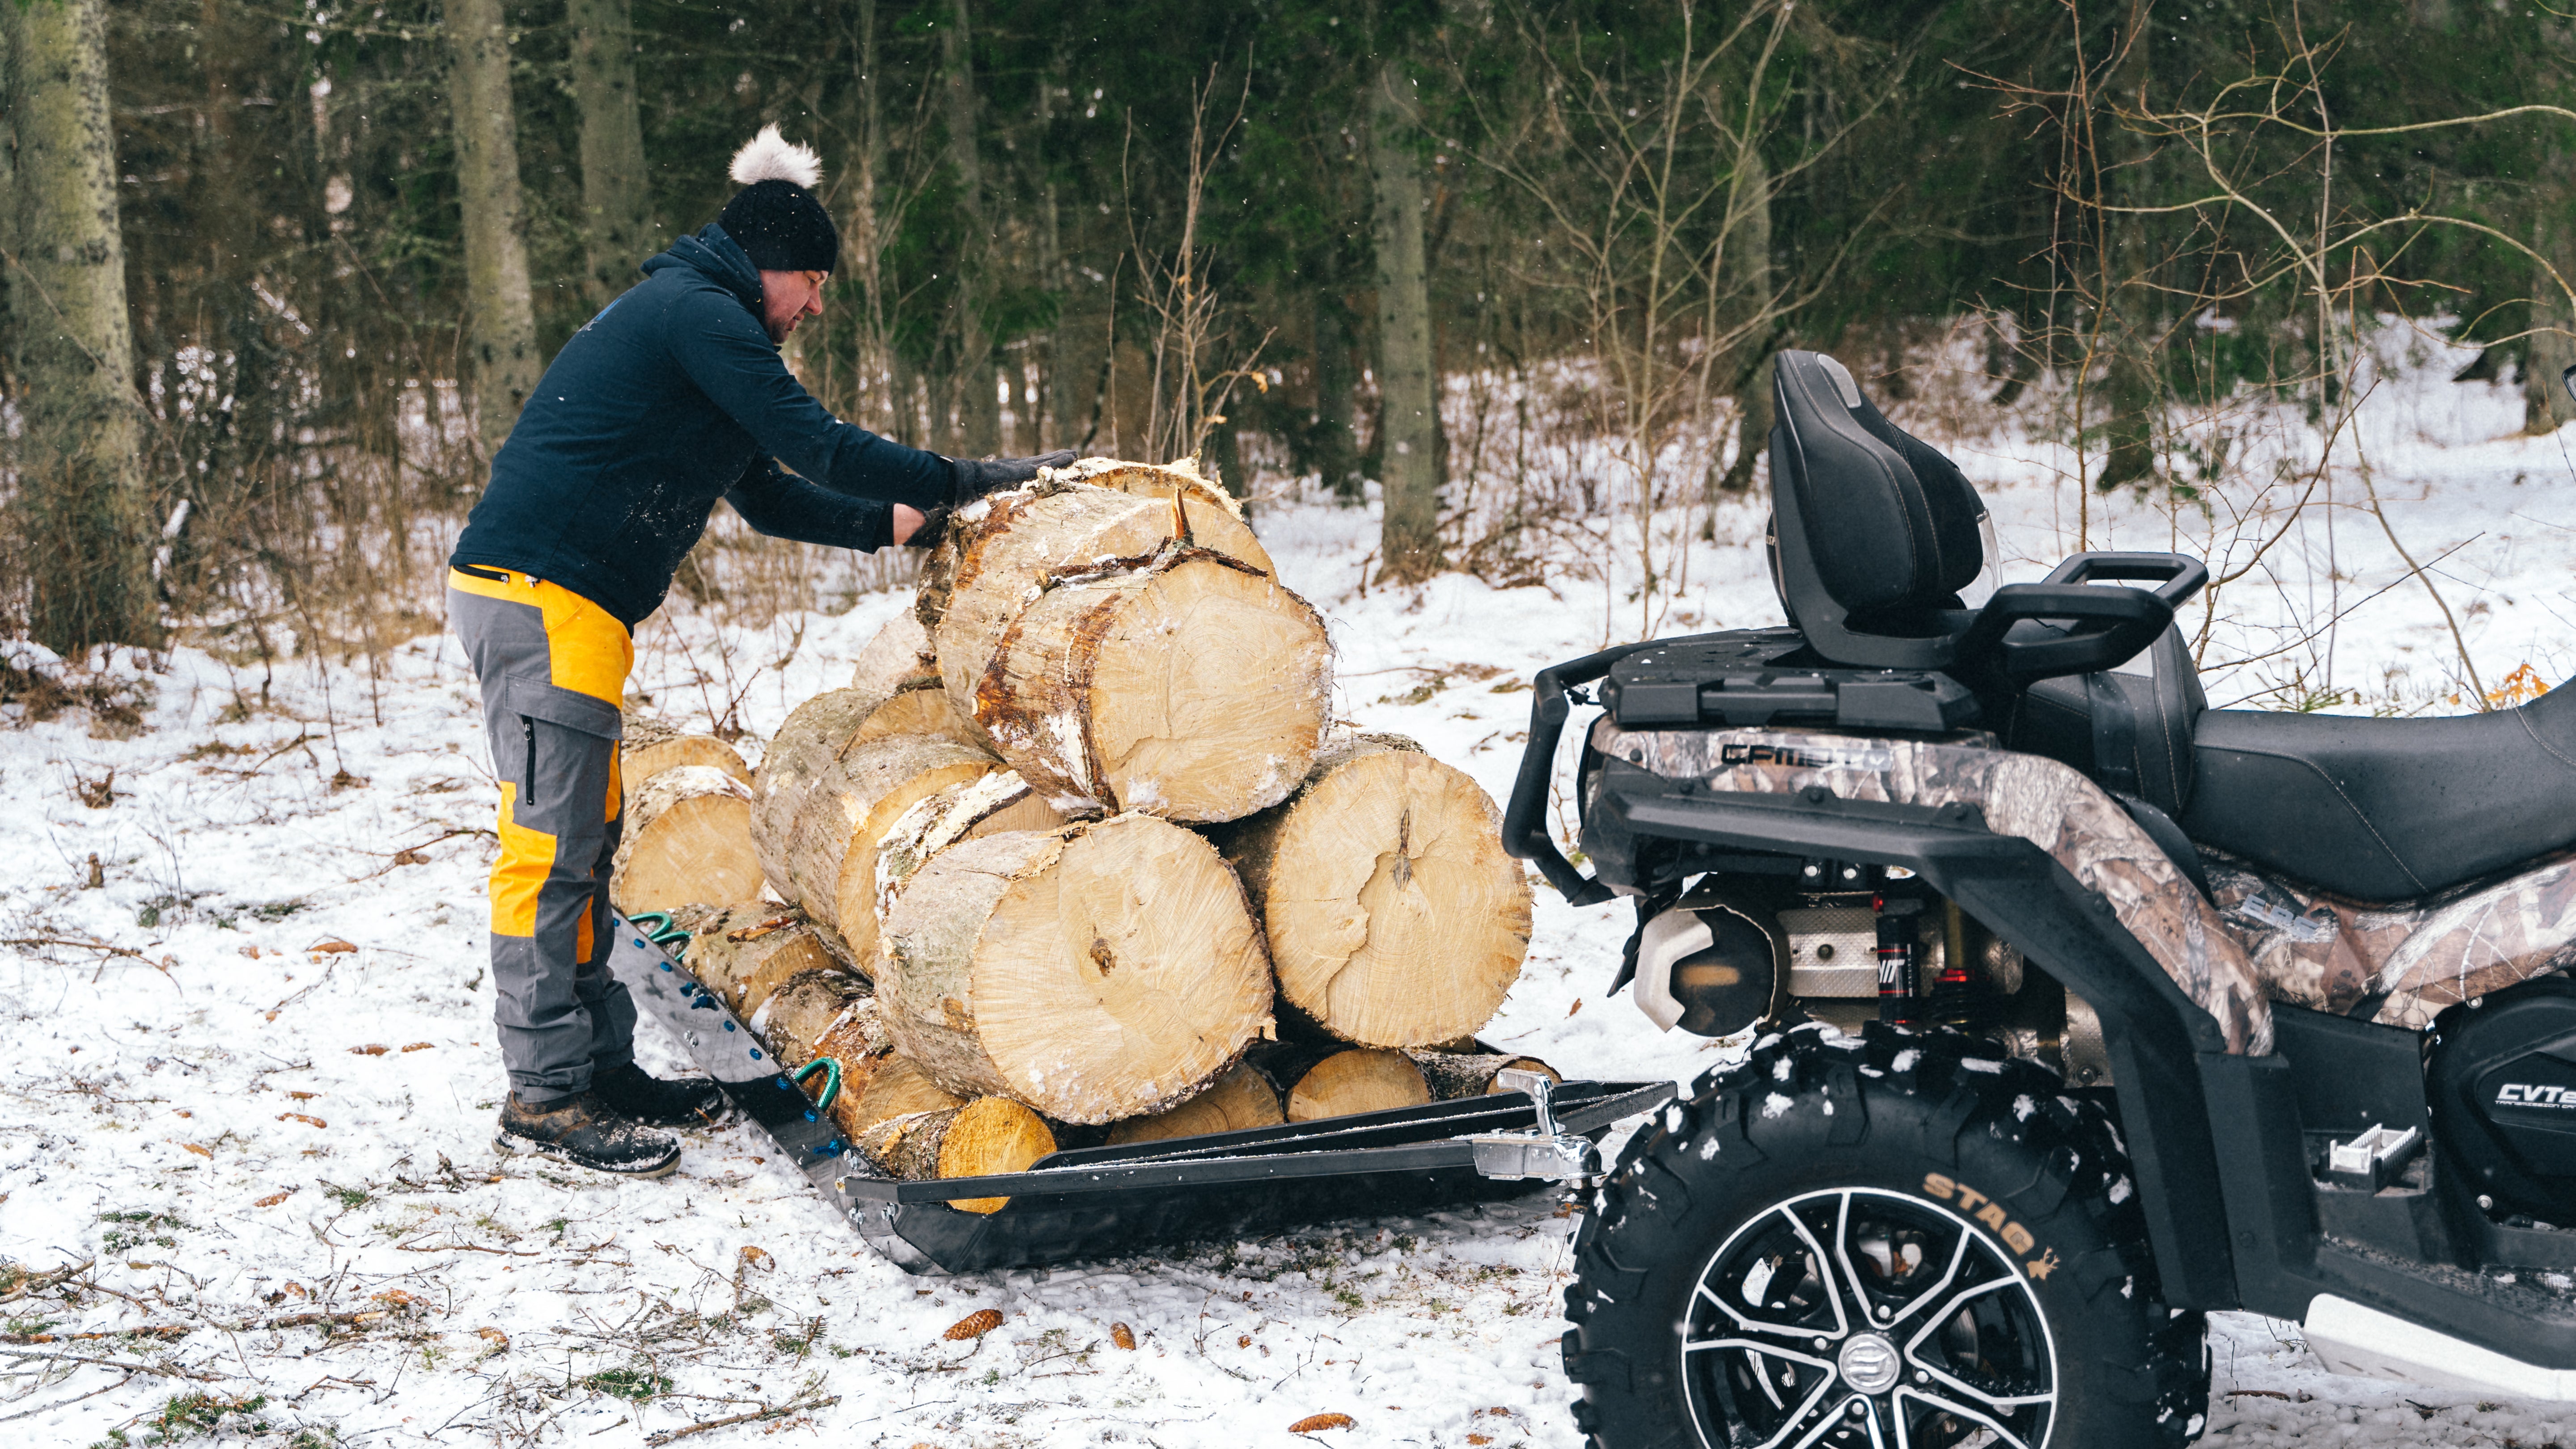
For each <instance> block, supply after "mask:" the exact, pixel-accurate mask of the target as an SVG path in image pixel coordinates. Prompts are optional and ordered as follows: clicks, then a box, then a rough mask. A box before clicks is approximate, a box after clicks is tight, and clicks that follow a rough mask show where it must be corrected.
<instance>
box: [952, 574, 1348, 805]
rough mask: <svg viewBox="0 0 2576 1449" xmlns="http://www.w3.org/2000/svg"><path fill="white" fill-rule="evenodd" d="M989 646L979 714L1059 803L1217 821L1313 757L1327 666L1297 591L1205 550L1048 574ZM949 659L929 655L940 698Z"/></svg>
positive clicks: (1282, 789)
mask: <svg viewBox="0 0 2576 1449" xmlns="http://www.w3.org/2000/svg"><path fill="white" fill-rule="evenodd" d="M942 648H943V650H944V649H945V648H946V646H945V645H943V646H942ZM962 652H965V651H962V650H961V653H962ZM990 652H991V657H992V662H991V664H990V665H989V666H988V667H986V668H985V669H984V670H983V671H982V673H981V675H980V677H978V678H976V679H975V680H973V681H972V683H971V690H972V693H971V696H969V697H971V699H972V701H973V711H974V716H975V720H976V722H977V723H978V724H980V725H982V726H983V727H984V731H985V733H986V734H987V735H988V736H990V737H991V739H992V741H993V746H994V748H995V749H997V750H999V751H1000V752H1001V755H1002V758H1003V759H1005V760H1008V761H1010V763H1011V766H1012V768H1014V769H1016V770H1018V771H1019V772H1020V774H1021V776H1022V777H1023V778H1025V779H1026V780H1027V781H1028V782H1029V784H1030V785H1031V786H1033V787H1035V788H1036V789H1037V791H1038V792H1039V793H1040V794H1041V795H1044V796H1045V797H1046V799H1047V802H1048V803H1049V804H1051V805H1053V806H1054V807H1055V808H1056V810H1057V811H1058V812H1060V813H1062V814H1064V815H1067V816H1087V815H1101V814H1110V813H1115V812H1118V811H1124V810H1144V811H1149V812H1151V813H1153V814H1156V815H1161V816H1164V817H1166V818H1169V819H1173V820H1194V821H1221V820H1234V819H1238V818H1240V817H1242V816H1245V815H1249V814H1251V813H1253V812H1254V811H1256V810H1260V809H1263V808H1265V807H1267V806H1270V805H1275V804H1277V803H1278V802H1279V801H1281V800H1283V799H1285V798H1287V795H1288V793H1289V791H1291V790H1292V789H1294V788H1296V785H1297V783H1298V781H1300V780H1301V779H1303V778H1304V777H1305V774H1306V771H1307V769H1308V767H1309V766H1310V765H1311V764H1312V763H1313V762H1314V754H1315V747H1316V744H1317V741H1318V739H1319V738H1320V737H1321V735H1322V732H1323V726H1324V721H1325V718H1326V712H1327V705H1328V695H1329V692H1330V684H1331V673H1332V650H1331V644H1330V643H1329V641H1328V640H1327V639H1326V638H1325V634H1324V622H1323V620H1322V618H1321V617H1319V616H1318V615H1317V614H1316V613H1315V611H1314V610H1313V609H1312V608H1311V607H1309V606H1308V605H1307V603H1306V601H1305V600H1303V599H1301V598H1299V597H1297V595H1296V594H1294V593H1292V592H1290V591H1289V590H1288V589H1286V588H1284V587H1282V586H1281V585H1280V584H1279V583H1278V582H1277V581H1276V580H1274V579H1271V578H1269V577H1268V576H1266V575H1263V574H1259V573H1256V572H1253V571H1252V570H1251V568H1250V567H1249V566H1248V565H1245V564H1242V563H1238V562H1236V561H1234V560H1231V559H1227V558H1224V557H1222V556H1220V555H1217V554H1213V553H1210V552H1207V551H1206V550H1203V549H1166V550H1165V551H1164V552H1162V553H1159V554H1157V555H1155V556H1154V557H1153V558H1152V559H1151V560H1150V561H1147V562H1145V563H1143V564H1142V565H1141V566H1138V567H1134V568H1128V569H1120V570H1118V571H1115V572H1110V573H1104V574H1099V575H1092V576H1087V577H1073V578H1067V579H1063V580H1060V581H1059V582H1057V583H1056V585H1055V586H1054V587H1053V588H1051V589H1048V590H1046V591H1045V592H1044V593H1042V594H1040V595H1039V597H1038V598H1037V599H1036V600H1035V601H1033V602H1031V603H1030V604H1029V605H1028V606H1027V607H1026V608H1024V609H1022V610H1021V611H1020V614H1019V616H1018V618H1017V619H1015V620H1013V621H1012V622H1011V623H1010V625H1009V626H1008V628H1007V630H1006V631H1005V633H1004V634H1003V635H1002V637H1001V639H1000V640H999V641H998V645H997V647H995V648H994V649H993V650H992V651H990ZM960 669H961V666H960V663H959V659H958V657H957V656H954V655H944V656H943V658H942V659H941V670H942V677H943V678H945V679H946V680H947V681H948V683H949V688H950V693H951V696H952V697H957V696H958V695H959V694H960V692H961V686H965V685H966V683H967V681H966V680H965V678H964V675H963V674H962V672H952V671H959V670H960Z"/></svg>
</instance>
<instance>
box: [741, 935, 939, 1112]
mask: <svg viewBox="0 0 2576 1449" xmlns="http://www.w3.org/2000/svg"><path fill="white" fill-rule="evenodd" d="M690 949H691V950H692V951H693V952H694V951H695V950H696V947H695V945H694V944H693V945H692V946H691V948H690ZM698 979H699V980H700V981H701V982H705V983H706V984H707V986H708V989H709V990H717V991H719V994H721V991H720V988H718V987H717V986H716V984H715V983H714V982H711V981H708V978H707V977H705V976H703V975H701V976H700V977H699V978H698ZM745 1023H746V1024H747V1025H749V1026H750V1027H751V1029H752V1032H753V1034H754V1035H756V1036H758V1037H759V1038H760V1040H761V1043H762V1045H764V1046H766V1047H767V1048H768V1049H769V1052H770V1054H771V1055H772V1056H773V1057H775V1058H776V1059H777V1062H778V1066H779V1069H780V1070H781V1071H786V1072H792V1071H794V1070H796V1069H797V1068H798V1067H801V1066H804V1065H805V1064H806V1063H808V1062H811V1061H813V1060H814V1059H815V1058H816V1057H830V1058H832V1059H833V1060H835V1061H837V1062H839V1063H840V1064H841V1091H840V1095H839V1096H837V1097H834V1098H833V1099H832V1100H831V1104H830V1106H829V1107H828V1108H826V1110H827V1111H828V1112H830V1114H831V1117H832V1121H833V1123H834V1124H835V1125H836V1126H838V1127H839V1128H840V1129H841V1136H842V1139H843V1140H844V1141H851V1142H855V1141H857V1140H858V1138H859V1134H861V1133H863V1132H865V1131H867V1130H868V1129H869V1128H871V1127H874V1126H875V1125H876V1124H878V1123H879V1122H883V1121H885V1120H886V1119H888V1118H891V1117H900V1116H903V1115H905V1114H906V1113H910V1112H936V1111H940V1110H942V1109H945V1108H949V1107H962V1106H964V1105H965V1104H966V1103H965V1099H964V1098H962V1097H954V1096H951V1095H949V1094H948V1093H946V1092H943V1091H941V1090H940V1089H939V1086H938V1084H937V1083H935V1082H933V1081H931V1080H930V1078H929V1077H928V1076H926V1075H924V1074H923V1073H922V1070H921V1068H919V1067H917V1066H915V1065H913V1064H912V1063H911V1062H909V1061H906V1060H905V1059H904V1058H902V1057H901V1056H898V1055H896V1053H895V1050H894V1045H893V1043H892V1042H891V1041H889V1040H888V1039H887V1037H886V1033H885V1026H884V1024H883V1022H882V1021H881V1020H880V1012H879V1008H878V1006H877V1001H876V998H875V997H874V996H873V995H870V994H869V993H868V991H867V989H866V988H865V986H864V985H863V984H862V983H861V982H860V981H859V980H858V978H856V977H853V976H849V975H845V974H843V973H842V972H841V971H840V969H839V968H838V967H837V966H834V967H828V968H826V969H823V970H805V971H800V972H797V973H796V974H795V975H793V976H790V977H789V978H787V979H786V980H785V981H784V982H781V983H779V984H778V986H777V987H776V989H774V990H772V991H770V992H769V993H768V994H767V995H766V996H765V997H763V998H761V999H760V1000H759V1001H758V1002H757V1004H756V1005H755V1006H754V1007H753V1009H752V1011H751V1012H750V1014H749V1015H748V1016H747V1017H746V1018H745ZM826 1090H827V1078H826V1077H825V1076H824V1075H822V1074H819V1073H818V1074H816V1075H815V1076H812V1077H808V1078H807V1079H806V1081H805V1091H806V1095H807V1096H809V1097H812V1098H815V1099H817V1100H818V1101H819V1100H820V1099H821V1098H822V1096H823V1093H824V1092H825V1091H826Z"/></svg>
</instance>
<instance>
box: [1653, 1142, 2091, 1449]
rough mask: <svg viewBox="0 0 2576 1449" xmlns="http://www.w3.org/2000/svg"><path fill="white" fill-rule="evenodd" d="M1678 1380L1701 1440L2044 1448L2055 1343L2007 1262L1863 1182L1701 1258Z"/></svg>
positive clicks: (1917, 1206)
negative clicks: (1862, 1185) (1704, 1259)
mask: <svg viewBox="0 0 2576 1449" xmlns="http://www.w3.org/2000/svg"><path fill="white" fill-rule="evenodd" d="M1681 1357H1682V1392H1683V1394H1684V1396H1685V1398H1686V1399H1687V1401H1688V1403H1689V1405H1690V1410H1691V1420H1692V1423H1693V1424H1694V1426H1695V1427H1696V1428H1697V1429H1698V1431H1699V1438H1700V1443H1701V1444H1702V1445H1703V1446H1705V1449H1750V1446H1759V1449H1810V1446H1814V1449H1845V1446H1859V1445H1868V1446H1871V1449H1968V1446H1974V1445H1997V1446H2011V1449H2042V1446H2044V1445H2045V1444H2047V1442H2048V1437H2049V1425H2050V1423H2051V1421H2052V1419H2053V1418H2054V1417H2055V1410H2056V1406H2057V1350H2056V1346H2055V1343H2054V1342H2053V1340H2052V1339H2051V1337H2050V1335H2049V1331H2048V1318H2047V1315H2046V1314H2045V1313H2044V1312H2042V1310H2041V1308H2040V1306H2039V1299H2038V1298H2037V1296H2036V1295H2035V1294H2034V1293H2033V1292H2032V1291H2031V1286H2030V1284H2029V1282H2028V1281H2027V1280H2026V1279H2024V1278H2023V1277H2022V1275H2021V1271H2020V1264H2019V1263H2018V1261H2017V1260H2016V1259H2015V1258H2014V1257H2013V1256H2012V1255H2011V1254H2009V1253H2007V1252H2006V1251H2005V1250H2004V1247H2003V1245H2002V1244H2000V1243H1998V1242H1996V1241H1995V1240H1994V1239H1993V1238H1991V1237H1989V1236H1988V1235H1987V1234H1986V1233H1985V1232H1984V1231H1983V1230H1981V1229H1979V1228H1978V1227H1977V1226H1976V1225H1974V1224H1973V1223H1970V1222H1969V1221H1968V1220H1967V1219H1965V1218H1963V1217H1961V1216H1959V1215H1958V1214H1956V1213H1953V1212H1951V1211H1949V1210H1948V1209H1946V1208H1943V1207H1940V1206H1938V1205H1937V1204H1934V1203H1929V1202H1925V1201H1923V1200H1922V1199H1920V1198H1915V1197H1909V1196H1906V1195H1904V1194H1902V1193H1893V1192H1884V1191H1880V1190H1878V1189H1875V1188H1860V1187H1853V1188H1834V1189H1828V1190H1826V1191H1823V1192H1813V1193H1807V1194H1805V1195H1803V1196H1800V1197H1795V1198H1790V1199H1788V1200H1786V1201H1783V1202H1779V1203H1775V1204H1773V1205H1772V1206H1771V1207H1769V1208H1766V1209H1764V1210H1763V1211H1762V1212H1760V1213H1758V1214H1756V1215H1755V1216H1754V1217H1753V1218H1752V1219H1751V1220H1750V1221H1748V1222H1746V1223H1745V1224H1744V1225H1743V1226H1742V1227H1739V1228H1737V1229H1736V1230H1735V1231H1734V1232H1733V1233H1731V1234H1729V1235H1728V1236H1727V1239H1726V1241H1725V1242H1724V1243H1723V1244H1721V1245H1720V1246H1719V1248H1718V1250H1717V1251H1716V1253H1715V1254H1713V1255H1711V1256H1710V1258H1709V1260H1708V1264H1707V1266H1706V1267H1705V1268H1703V1269H1701V1271H1700V1275H1699V1281H1698V1283H1697V1284H1696V1285H1695V1286H1694V1288H1693V1290H1692V1293H1691V1301H1690V1307H1689V1310H1688V1312H1687V1313H1686V1314H1685V1315H1684V1317H1683V1320H1682V1344H1681Z"/></svg>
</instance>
